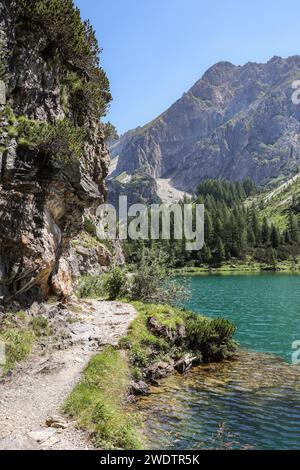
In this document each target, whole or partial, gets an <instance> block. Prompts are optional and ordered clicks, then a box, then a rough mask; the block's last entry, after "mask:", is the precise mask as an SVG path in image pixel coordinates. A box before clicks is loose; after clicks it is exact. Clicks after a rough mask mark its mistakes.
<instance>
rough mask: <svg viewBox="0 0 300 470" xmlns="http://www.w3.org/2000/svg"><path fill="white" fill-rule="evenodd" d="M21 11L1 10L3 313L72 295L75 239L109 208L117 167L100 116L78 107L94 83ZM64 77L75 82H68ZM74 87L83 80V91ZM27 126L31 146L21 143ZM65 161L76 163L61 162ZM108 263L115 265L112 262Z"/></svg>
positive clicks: (2, 4)
mask: <svg viewBox="0 0 300 470" xmlns="http://www.w3.org/2000/svg"><path fill="white" fill-rule="evenodd" d="M27 3H28V2H27ZM29 3H30V2H29ZM36 3H38V2H36ZM39 3H42V2H39ZM48 3H49V2H48ZM50 3H51V2H50ZM64 3H65V5H66V4H67V3H68V4H70V2H62V5H63V4H64ZM71 3H72V2H71ZM22 4H24V5H26V1H25V2H21V1H16V2H14V1H11V0H7V1H6V0H1V1H0V41H1V57H0V60H1V64H0V65H1V66H2V69H3V70H4V74H3V78H4V80H5V82H6V101H7V103H6V106H4V105H2V106H1V107H0V112H1V116H0V119H1V123H0V144H1V146H0V220H1V226H0V279H1V281H0V303H1V302H2V303H4V304H5V303H9V302H11V301H14V300H17V301H19V302H30V300H31V299H33V298H35V299H37V298H44V297H47V296H48V295H49V294H50V293H54V294H58V295H60V296H62V297H66V296H69V295H70V294H71V292H72V282H73V279H74V276H73V271H74V266H73V265H74V253H73V255H72V253H70V251H71V240H72V239H74V238H76V237H77V236H78V234H79V233H80V232H81V231H82V229H83V221H84V218H85V216H86V214H88V215H89V218H93V216H94V213H95V209H96V207H97V206H98V205H99V204H100V203H102V202H103V201H104V198H105V192H106V191H105V186H104V178H105V176H106V174H107V166H108V160H109V156H108V150H107V148H106V145H105V142H104V134H103V129H102V127H101V124H100V123H99V119H98V117H99V116H97V115H95V113H93V112H92V111H91V110H90V109H89V107H88V105H87V104H85V106H83V105H81V106H80V105H79V104H78V99H75V98H78V82H79V83H84V86H86V87H87V86H88V85H89V84H90V82H91V79H90V77H89V76H88V73H87V72H86V71H85V70H84V69H83V68H82V69H81V68H80V67H79V66H78V64H75V60H72V59H71V58H68V57H66V54H65V53H63V51H62V50H61V48H60V46H59V41H58V37H57V38H56V42H55V40H54V38H53V37H51V33H50V32H49V31H50V29H49V30H48V31H45V28H44V27H43V25H42V24H40V23H39V21H38V20H34V21H30V17H28V16H26V15H25V12H24V11H23V8H22V7H20V5H22ZM72 8H73V7H72ZM74 11H75V10H74ZM45 21H46V20H45ZM66 23H67V21H66ZM52 24H53V22H52ZM99 70H100V69H99ZM66 77H71V78H69V82H67V81H66ZM72 80H73V82H74V81H76V80H77V89H76V91H74V90H75V86H73V87H72V84H70V83H71V81H72ZM76 93H77V95H76ZM108 96H109V95H108V93H107V97H108ZM107 99H109V98H107ZM58 123H59V124H58ZM24 126H25V129H27V134H26V132H25V137H27V140H26V138H24V135H23V136H21V135H20V129H21V128H23V129H24ZM26 126H27V127H26ZM55 126H56V127H55ZM59 128H60V129H61V131H60V134H59V132H58V129H59ZM28 129H29V130H28ZM34 129H35V133H34ZM45 129H46V130H45ZM53 129H54V130H53ZM79 129H80V131H82V132H84V139H82V145H81V147H80V146H79V145H78V144H75V143H74V142H73V141H71V139H72V138H73V137H74V136H77V133H78V131H79ZM36 131H37V132H36ZM55 132H56V137H54V135H55ZM23 133H24V131H23ZM41 133H44V134H45V136H46V135H47V136H48V142H49V143H51V145H52V149H51V152H52V153H51V155H50V152H49V148H47V145H46V143H47V139H46V137H45V138H44V148H43V145H42V144H41V142H40V147H38V146H37V145H36V142H34V137H32V135H33V136H35V139H36V140H37V139H41V137H40V135H39V134H41ZM51 133H52V134H51ZM31 134H32V135H31ZM63 134H65V135H63ZM30 135H31V137H30V138H31V142H29V140H30V138H29V137H28V136H30ZM78 135H79V134H78ZM49 136H52V137H51V138H50V137H49ZM59 136H60V138H61V140H62V142H60V140H59ZM67 139H70V142H69V141H68V140H67ZM32 140H33V141H32ZM76 145H77V147H76ZM55 149H57V152H56V151H55ZM75 150H76V152H75ZM79 150H80V152H79ZM72 152H73V153H76V154H78V153H80V155H79V158H74V159H73V158H72ZM58 154H59V155H69V156H70V158H69V159H63V158H56V157H57V155H58ZM72 256H73V261H72ZM104 259H105V263H107V253H104ZM99 261H100V262H101V260H99Z"/></svg>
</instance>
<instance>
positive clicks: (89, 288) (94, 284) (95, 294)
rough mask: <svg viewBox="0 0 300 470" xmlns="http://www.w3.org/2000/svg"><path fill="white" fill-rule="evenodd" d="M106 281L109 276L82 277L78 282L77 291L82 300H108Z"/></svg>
mask: <svg viewBox="0 0 300 470" xmlns="http://www.w3.org/2000/svg"><path fill="white" fill-rule="evenodd" d="M106 279H107V275H104V274H103V275H102V276H81V277H80V278H79V281H78V287H77V291H76V295H77V297H79V298H80V299H99V298H106V297H107V291H106V287H105V284H106Z"/></svg>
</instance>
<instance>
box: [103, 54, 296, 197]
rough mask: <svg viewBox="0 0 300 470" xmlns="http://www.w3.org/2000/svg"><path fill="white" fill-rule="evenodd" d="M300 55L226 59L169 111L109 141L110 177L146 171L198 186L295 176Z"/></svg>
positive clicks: (191, 187) (176, 182)
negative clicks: (243, 60) (264, 60)
mask: <svg viewBox="0 0 300 470" xmlns="http://www.w3.org/2000/svg"><path fill="white" fill-rule="evenodd" d="M299 77H300V56H291V57H288V58H287V59H282V58H280V57H278V56H274V57H273V58H272V59H270V60H269V61H268V62H267V63H266V64H260V63H256V62H248V63H246V64H245V65H242V66H241V65H237V66H236V65H234V64H232V63H230V62H227V61H221V62H218V63H217V64H215V65H213V66H212V67H210V68H209V69H208V70H207V71H206V72H205V73H204V74H203V76H202V77H201V78H200V79H199V80H198V81H197V82H196V83H195V84H194V85H193V86H192V87H191V88H190V89H189V90H188V91H187V92H186V93H184V94H183V95H182V97H181V98H179V99H178V100H177V101H176V102H175V103H173V105H171V106H170V107H169V108H168V109H167V110H166V111H164V112H163V113H162V114H160V115H159V116H158V117H157V118H155V119H154V120H152V121H151V122H150V123H148V124H146V125H145V126H143V127H138V128H136V129H134V130H130V131H128V132H126V133H125V134H124V135H123V136H121V138H120V139H119V140H118V141H117V142H114V143H113V144H112V145H111V146H110V152H111V156H112V158H115V157H117V156H118V157H119V159H118V163H117V165H116V169H115V170H114V172H113V173H112V175H111V176H112V177H114V176H117V175H118V174H120V173H122V172H126V173H127V174H129V175H131V174H134V173H135V172H144V173H147V174H149V175H151V176H152V177H155V178H168V179H170V180H171V182H172V184H173V186H174V187H175V188H177V189H180V190H184V191H191V190H194V189H195V187H196V186H197V184H198V183H199V181H200V180H201V179H205V178H207V177H209V178H226V179H229V180H232V181H233V180H243V179H244V178H247V177H251V178H252V179H253V180H254V181H255V182H256V183H257V184H259V185H265V184H267V183H270V182H271V181H272V180H274V179H276V178H278V177H279V178H280V177H281V178H282V179H284V178H286V179H287V178H289V177H291V176H293V174H294V173H296V171H297V166H298V164H299V163H300V141H299V132H300V110H299V107H298V106H296V105H295V104H293V102H292V94H293V92H294V90H293V88H292V83H293V81H294V80H297V79H299Z"/></svg>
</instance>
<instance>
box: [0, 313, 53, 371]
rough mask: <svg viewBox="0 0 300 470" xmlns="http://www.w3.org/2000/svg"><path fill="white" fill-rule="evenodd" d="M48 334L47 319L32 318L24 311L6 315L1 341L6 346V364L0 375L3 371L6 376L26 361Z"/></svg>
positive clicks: (1, 328)
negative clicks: (35, 346) (36, 345)
mask: <svg viewBox="0 0 300 470" xmlns="http://www.w3.org/2000/svg"><path fill="white" fill-rule="evenodd" d="M48 334H49V330H48V321H47V319H46V318H43V317H34V318H30V317H28V316H27V315H26V314H25V313H24V312H23V311H20V312H18V313H15V314H13V313H7V314H5V315H4V316H3V317H2V319H1V324H0V341H1V342H2V343H3V344H4V345H5V362H4V364H1V366H2V367H1V366H0V375H1V369H2V374H6V373H7V372H8V371H9V370H11V369H13V368H14V367H15V366H16V364H18V363H20V362H22V361H24V360H25V359H26V358H27V357H28V356H29V355H30V353H31V351H32V349H33V347H34V344H35V343H36V342H37V340H38V339H39V338H40V337H41V336H44V335H48Z"/></svg>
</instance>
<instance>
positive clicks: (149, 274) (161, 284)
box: [129, 250, 189, 304]
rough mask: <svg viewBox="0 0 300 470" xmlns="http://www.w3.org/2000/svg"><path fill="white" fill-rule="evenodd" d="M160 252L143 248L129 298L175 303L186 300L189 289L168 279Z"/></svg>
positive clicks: (148, 301) (149, 301)
mask: <svg viewBox="0 0 300 470" xmlns="http://www.w3.org/2000/svg"><path fill="white" fill-rule="evenodd" d="M166 264H167V260H166V257H165V255H164V254H163V253H162V252H157V251H151V250H144V252H143V254H142V257H141V260H140V262H139V265H138V267H137V270H136V273H135V274H134V276H133V278H132V282H131V288H130V294H129V295H130V298H131V299H132V300H139V301H141V302H147V303H159V304H163V303H165V304H176V303H179V302H182V301H183V300H186V299H187V298H188V296H189V291H188V289H187V288H186V286H185V285H183V284H180V285H179V284H178V283H177V282H176V281H175V280H172V279H170V277H169V273H168V272H167V270H166Z"/></svg>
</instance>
